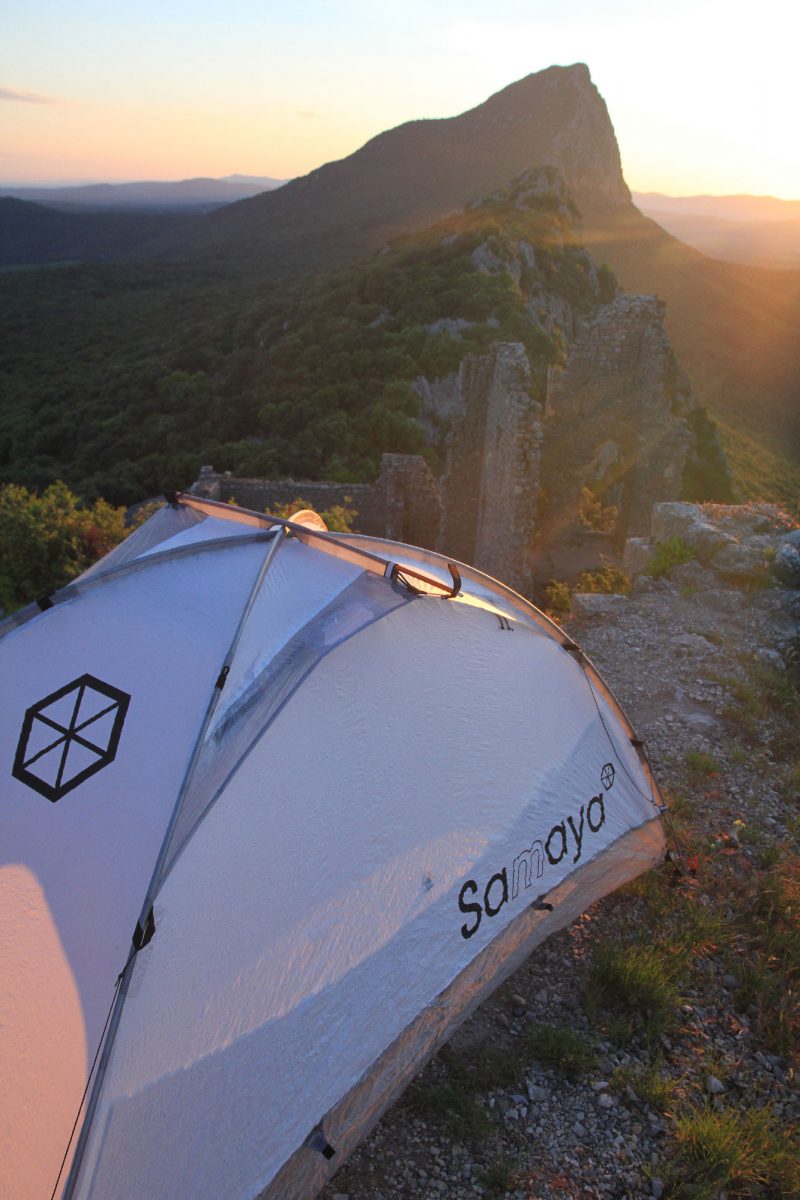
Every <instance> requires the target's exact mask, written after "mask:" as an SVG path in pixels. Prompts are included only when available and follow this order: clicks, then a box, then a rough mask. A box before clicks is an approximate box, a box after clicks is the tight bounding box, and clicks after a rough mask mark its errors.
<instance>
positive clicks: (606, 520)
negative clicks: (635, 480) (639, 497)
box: [578, 487, 619, 533]
mask: <svg viewBox="0 0 800 1200" xmlns="http://www.w3.org/2000/svg"><path fill="white" fill-rule="evenodd" d="M578 515H579V517H580V519H581V521H582V523H583V524H584V525H585V526H586V528H587V529H593V530H594V531H595V533H610V532H611V530H612V529H613V528H614V526H615V524H616V522H617V517H618V516H619V509H618V508H617V507H616V505H614V504H604V503H603V501H602V499H601V497H600V496H598V495H597V494H596V492H594V491H592V489H591V488H588V487H583V488H581V499H580V504H579V506H578Z"/></svg>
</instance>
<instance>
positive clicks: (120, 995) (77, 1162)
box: [56, 529, 286, 1200]
mask: <svg viewBox="0 0 800 1200" xmlns="http://www.w3.org/2000/svg"><path fill="white" fill-rule="evenodd" d="M285 538H286V530H285V529H279V530H278V532H277V534H276V535H275V536H274V537H273V538H272V539H271V543H270V546H269V549H268V551H267V553H266V555H265V557H264V561H263V563H262V564H261V567H260V568H259V572H258V575H257V576H256V579H255V581H254V583H253V586H252V588H251V589H250V595H249V597H248V599H247V603H246V605H245V607H244V609H243V610H242V614H241V616H240V618H239V622H238V624H237V626H236V630H235V632H234V635H233V638H232V640H231V644H230V646H229V648H228V653H227V654H226V655H225V661H224V663H223V665H222V668H221V670H220V673H219V676H218V677H217V680H216V682H215V684H214V688H213V691H212V694H211V696H210V698H209V701H208V707H207V708H206V713H205V716H204V718H203V722H202V724H201V726H200V729H199V730H198V733H197V737H196V739H195V743H194V746H193V748H192V753H191V757H190V759H189V762H188V764H187V767H186V771H185V772H184V776H183V781H182V783H181V786H180V789H179V791H178V795H177V798H176V800H175V804H174V806H173V809H172V815H171V817H170V820H169V824H168V826H167V831H166V833H165V834H164V839H163V841H162V843H161V849H160V851H159V855H158V858H157V860H156V864H155V867H154V868H153V874H152V877H151V879H150V884H149V886H148V889H147V893H146V895H145V899H144V903H143V904H142V911H141V914H140V916H139V920H138V922H137V925H136V930H135V932H134V934H133V946H132V949H131V952H130V955H129V956H128V960H127V962H126V963H125V966H124V967H123V969H122V973H121V975H120V979H119V987H118V989H117V993H116V996H115V999H114V1002H113V1006H112V1011H111V1014H110V1021H109V1024H108V1032H107V1033H106V1034H105V1044H103V1043H102V1040H101V1045H102V1046H103V1049H102V1053H101V1055H100V1061H99V1063H98V1065H97V1072H96V1074H95V1077H94V1083H93V1084H92V1087H91V1092H90V1093H89V1100H88V1103H87V1105H86V1115H85V1116H84V1119H83V1124H82V1126H81V1132H80V1135H79V1137H78V1142H77V1145H76V1147H75V1156H74V1158H73V1160H72V1165H71V1167H70V1172H69V1176H68V1178H67V1182H66V1185H65V1187H64V1192H63V1195H62V1200H71V1197H73V1196H74V1194H75V1188H76V1186H77V1183H78V1176H79V1175H80V1170H81V1165H82V1162H83V1156H84V1153H85V1151H86V1145H87V1142H88V1139H89V1133H90V1131H91V1126H92V1120H93V1117H94V1114H95V1111H96V1109H97V1104H98V1101H99V1099H100V1090H101V1088H102V1086H103V1079H104V1077H105V1073H106V1070H107V1068H108V1063H109V1059H110V1057H111V1051H112V1049H113V1045H114V1039H115V1036H116V1033H117V1029H118V1028H119V1023H120V1020H121V1017H122V1009H123V1007H124V1005H125V997H126V995H127V992H128V986H129V984H130V980H131V975H132V973H133V963H134V961H135V959H136V954H137V952H138V951H139V950H141V949H142V948H143V947H144V946H146V945H147V943H148V942H149V941H150V938H151V937H152V936H153V933H154V932H155V922H154V920H153V902H154V899H155V895H156V892H157V891H158V886H159V883H160V880H161V874H162V871H163V869H164V864H165V862H166V858H167V853H168V851H169V845H170V842H171V840H172V834H173V832H174V830H175V826H176V824H177V820H178V816H179V815H180V811H181V808H182V806H183V801H184V799H185V797H186V793H187V792H188V790H189V786H190V784H191V782H192V778H193V776H194V772H195V768H196V766H197V761H198V759H199V757H200V751H201V749H202V746H203V742H204V740H205V736H206V733H207V731H208V727H209V725H210V724H211V721H212V718H213V716H214V713H215V711H216V708H217V704H218V703H219V698H220V696H221V695H222V689H223V688H224V686H225V680H226V679H227V676H228V672H229V671H230V667H231V664H232V662H233V658H234V656H235V654H236V650H237V648H238V646H239V642H240V641H241V638H242V634H243V632H244V628H245V626H246V624H247V621H248V618H249V617H250V614H251V612H252V611H253V606H254V604H255V602H256V599H257V597H258V594H259V592H260V591H261V587H262V585H263V583H264V579H265V578H266V575H267V572H268V571H269V568H270V566H271V565H272V563H273V562H274V560H275V556H276V555H277V553H278V550H279V548H280V546H281V545H282V544H283V542H284V541H285ZM223 541H224V544H225V545H226V546H227V545H236V544H237V543H236V542H229V541H228V540H227V539H223ZM200 545H201V546H202V543H201V544H200ZM196 548H200V547H196ZM155 557H156V556H155V555H148V560H152V559H153V558H155ZM120 570H121V571H122V570H124V568H120ZM109 574H111V572H109ZM87 1087H88V1085H87ZM68 1151H69V1146H67V1152H68ZM65 1159H66V1155H65ZM62 1166H63V1164H62ZM56 1187H58V1183H57V1182H56Z"/></svg>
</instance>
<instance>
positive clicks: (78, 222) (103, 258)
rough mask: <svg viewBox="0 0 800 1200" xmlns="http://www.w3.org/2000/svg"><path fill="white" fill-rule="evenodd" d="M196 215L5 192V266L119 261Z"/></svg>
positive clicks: (1, 203)
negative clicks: (82, 208)
mask: <svg viewBox="0 0 800 1200" xmlns="http://www.w3.org/2000/svg"><path fill="white" fill-rule="evenodd" d="M192 219H194V218H193V217H192V216H191V215H187V214H185V213H175V212H165V213H153V212H96V213H90V212H61V211H59V210H58V209H53V208H47V207H45V206H44V205H43V204H33V203H32V202H31V201H29V200H15V199H12V198H9V197H0V267H10V266H18V267H19V266H34V265H40V264H43V263H63V262H116V261H118V260H119V259H123V258H126V257H127V256H128V254H130V252H131V251H132V250H133V248H134V247H135V246H138V245H140V244H141V243H142V242H144V241H147V240H149V239H151V238H153V237H156V236H158V235H159V234H163V233H165V232H175V231H176V230H177V229H178V228H179V227H180V226H181V225H183V224H185V223H186V222H187V221H191V220H192Z"/></svg>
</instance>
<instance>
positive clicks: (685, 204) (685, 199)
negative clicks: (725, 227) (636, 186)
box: [632, 192, 800, 225]
mask: <svg viewBox="0 0 800 1200" xmlns="http://www.w3.org/2000/svg"><path fill="white" fill-rule="evenodd" d="M632 196H633V201H634V203H635V204H636V205H637V206H638V207H639V208H641V209H642V211H644V210H645V209H657V210H658V211H659V212H661V213H665V214H666V213H671V214H674V215H675V216H681V215H683V216H696V217H715V218H716V219H717V220H720V221H734V222H736V223H737V224H743V225H747V224H762V223H766V222H772V221H777V222H781V221H793V220H800V200H779V199H778V198H777V197H775V196H746V195H741V196H665V195H664V193H663V192H633V193H632Z"/></svg>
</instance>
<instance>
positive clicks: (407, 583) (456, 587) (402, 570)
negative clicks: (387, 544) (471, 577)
mask: <svg viewBox="0 0 800 1200" xmlns="http://www.w3.org/2000/svg"><path fill="white" fill-rule="evenodd" d="M447 569H448V571H449V572H450V578H451V579H452V581H453V582H452V584H451V586H450V587H449V588H448V586H447V584H446V583H440V582H439V580H438V579H432V578H431V577H430V576H428V575H423V574H422V573H421V572H419V571H414V570H413V569H412V568H411V567H404V566H401V565H400V563H392V564H391V570H390V571H388V572H387V573H388V574H389V577H390V578H391V579H393V580H397V582H398V583H402V584H403V586H404V587H407V588H408V590H409V591H410V592H413V594H414V595H415V596H430V594H431V590H430V589H431V588H432V587H437V588H441V590H442V592H443V594H444V595H445V596H446V597H447V598H448V599H449V600H452V599H454V598H455V597H456V596H457V595H458V593H459V592H460V591H461V572H460V571H459V569H458V567H457V566H456V565H455V563H451V562H449V563H448V564H447ZM415 579H418V580H420V582H421V583H424V584H426V585H427V586H426V587H420V586H419V585H418V584H416V583H414V580H415Z"/></svg>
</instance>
